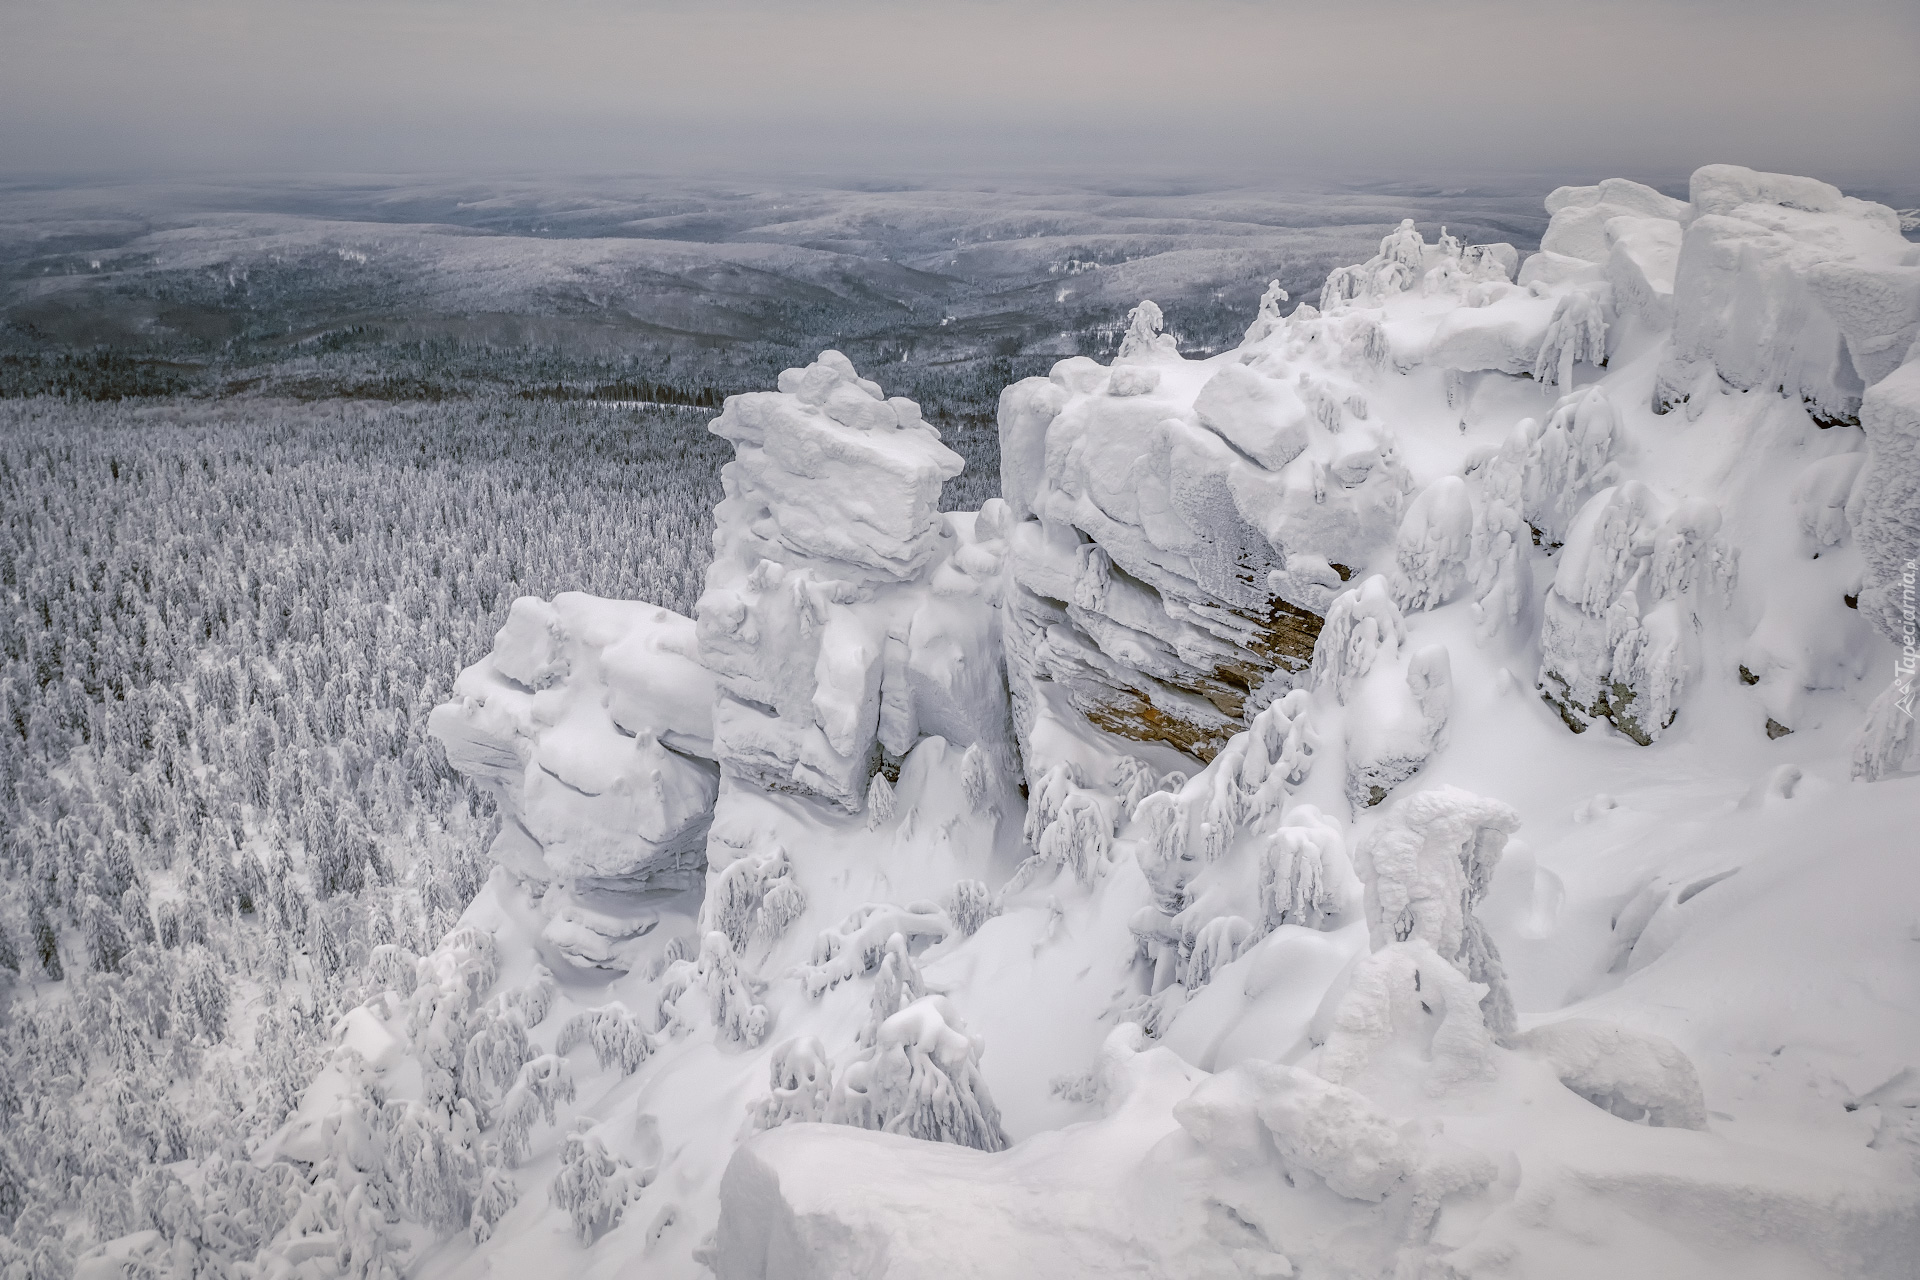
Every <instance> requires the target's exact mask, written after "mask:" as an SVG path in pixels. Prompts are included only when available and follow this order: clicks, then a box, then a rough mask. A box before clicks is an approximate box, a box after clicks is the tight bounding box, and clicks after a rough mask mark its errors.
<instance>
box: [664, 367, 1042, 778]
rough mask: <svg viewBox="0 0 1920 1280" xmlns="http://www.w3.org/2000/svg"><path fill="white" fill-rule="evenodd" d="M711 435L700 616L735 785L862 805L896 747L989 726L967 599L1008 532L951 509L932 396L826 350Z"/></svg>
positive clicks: (977, 632) (965, 736) (989, 574)
mask: <svg viewBox="0 0 1920 1280" xmlns="http://www.w3.org/2000/svg"><path fill="white" fill-rule="evenodd" d="M712 429H713V431H714V432H715V433H716V434H719V435H722V436H725V437H726V438H727V439H729V440H731V441H733V443H734V448H735V458H734V461H733V462H731V463H729V464H728V465H727V466H726V468H725V469H724V470H723V471H722V473H721V481H722V484H723V486H724V489H725V493H726V497H725V499H724V500H723V501H722V502H721V503H720V505H719V507H718V508H717V509H716V511H715V513H714V514H715V533H714V547H715V555H714V562H713V565H712V567H711V568H710V569H709V570H708V574H707V584H706V591H705V593H704V594H703V595H702V596H701V598H700V602H699V605H698V606H697V608H696V610H695V615H696V617H697V618H698V629H697V634H698V638H699V656H700V660H701V661H702V662H703V663H704V664H705V665H706V666H707V667H708V669H710V670H711V671H712V672H713V674H714V676H715V677H716V680H717V685H718V696H717V699H716V702H715V704H714V712H713V720H714V751H715V754H716V756H717V758H718V759H719V760H720V762H721V767H722V769H723V770H724V771H725V772H726V773H727V774H728V776H730V777H734V778H737V779H739V780H741V781H743V782H747V783H750V784H751V785H753V786H755V787H758V788H762V789H765V790H770V791H786V792H793V793H796V794H801V795H812V796H819V797H822V798H825V799H827V800H829V801H831V802H832V803H833V804H835V805H837V806H839V807H840V808H842V809H844V810H846V811H848V812H852V811H855V810H857V809H859V808H860V807H861V805H862V803H863V801H864V798H865V796H866V792H867V780H868V778H869V777H871V776H872V774H873V772H874V770H875V768H876V767H878V765H879V764H880V760H881V752H882V749H883V747H884V748H885V749H887V750H890V751H891V752H893V753H894V754H895V755H896V757H897V756H898V755H902V754H904V753H905V752H906V751H907V750H908V749H909V748H910V747H911V746H912V745H913V743H914V741H915V740H916V739H917V738H918V737H919V736H920V735H921V734H922V733H934V732H938V733H942V734H944V735H945V736H946V737H947V738H948V741H950V742H953V743H956V744H958V745H960V746H966V745H967V744H970V743H972V742H975V741H979V740H981V739H982V738H983V737H985V738H992V737H994V736H995V734H996V732H997V730H998V728H999V725H1000V723H1001V721H1002V720H1003V718H1004V714H1005V713H1004V710H1002V708H1003V707H1004V694H1003V692H1002V691H1001V677H1000V674H999V667H998V663H997V662H996V661H995V660H994V659H993V657H992V656H991V655H994V653H995V651H996V648H997V646H996V645H995V643H994V638H993V633H992V630H991V628H992V625H993V621H994V615H993V611H992V610H991V609H982V608H975V607H972V606H973V605H974V604H976V603H978V602H980V601H982V600H983V599H984V598H985V597H984V595H983V593H984V592H990V591H991V590H992V589H993V586H994V585H995V584H996V582H997V576H998V572H999V568H1000V558H1001V552H1000V550H999V546H1000V541H999V534H1000V532H1001V530H1000V525H999V523H998V522H996V520H995V519H994V517H992V516H984V517H982V518H981V519H979V520H977V521H976V520H974V519H972V518H965V519H958V520H956V519H949V518H947V517H943V516H942V515H941V514H940V511H939V499H940V487H941V485H942V483H943V482H945V481H946V480H947V479H949V478H951V477H952V476H954V475H957V474H958V473H959V471H960V467H961V462H960V458H959V455H957V454H955V453H954V452H953V451H952V450H950V449H948V448H947V447H946V446H945V445H943V444H941V443H940V438H939V435H938V434H937V433H936V432H935V431H934V430H933V428H932V427H930V426H928V425H926V424H925V423H924V422H923V421H921V418H920V410H919V407H918V406H917V405H915V404H914V403H913V402H912V401H910V400H903V399H899V398H897V397H896V398H895V399H892V400H888V399H885V398H884V397H883V396H882V395H881V392H880V388H879V387H878V386H876V385H875V384H873V383H872V382H869V381H867V380H866V379H863V378H861V377H859V376H858V375H857V374H856V373H855V372H854V368H853V366H852V364H851V363H849V362H848V360H847V358H846V357H845V356H843V355H841V354H840V353H839V352H837V351H826V352H822V353H821V355H820V359H819V360H818V361H817V362H815V363H814V364H811V365H808V366H807V367H806V368H805V369H789V370H787V371H786V372H785V373H783V374H781V376H780V390H779V391H777V392H756V393H753V394H749V395H742V396H732V397H729V398H728V400H727V403H726V408H725V411H724V412H723V413H722V414H721V415H720V417H719V418H717V419H716V420H715V421H714V422H713V425H712ZM976 532H978V533H979V534H981V535H984V536H983V537H976V536H974V535H975V534H976Z"/></svg>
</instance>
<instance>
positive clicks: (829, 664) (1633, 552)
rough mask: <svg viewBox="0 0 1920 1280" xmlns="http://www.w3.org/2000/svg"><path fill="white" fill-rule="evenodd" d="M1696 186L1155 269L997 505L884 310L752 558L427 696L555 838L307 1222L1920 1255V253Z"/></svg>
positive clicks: (345, 1072) (598, 610) (531, 828)
mask: <svg viewBox="0 0 1920 1280" xmlns="http://www.w3.org/2000/svg"><path fill="white" fill-rule="evenodd" d="M1690 196H1691V198H1690V200H1689V201H1685V202H1683V201H1677V200H1673V199H1670V198H1667V197H1664V196H1661V195H1659V194H1658V193H1656V192H1653V191H1651V190H1648V189H1647V188H1644V187H1638V186H1637V185H1635V184H1631V183H1622V182H1611V183H1606V184H1602V185H1601V186H1599V187H1593V188H1578V189H1562V190H1561V191H1557V192H1555V193H1554V195H1553V196H1552V197H1551V198H1550V199H1549V201H1548V208H1549V210H1550V211H1552V212H1553V223H1552V225H1551V227H1550V228H1549V231H1548V233H1547V236H1546V238H1545V240H1544V241H1543V245H1544V248H1543V251H1542V252H1541V253H1539V254H1536V255H1534V256H1532V257H1530V258H1528V259H1527V260H1526V261H1524V262H1519V261H1518V255H1517V254H1515V253H1514V252H1513V251H1512V249H1511V248H1510V247H1507V246H1499V245H1495V246H1469V245H1462V244H1460V243H1459V242H1458V241H1455V240H1452V239H1451V238H1445V239H1442V240H1441V241H1440V242H1439V243H1437V244H1433V243H1427V242H1425V241H1424V240H1423V239H1422V237H1421V236H1420V234H1419V233H1418V232H1417V231H1416V230H1415V229H1414V228H1413V226H1412V225H1411V224H1410V223H1409V224H1407V225H1405V226H1403V227H1402V228H1401V229H1399V230H1397V231H1395V232H1393V233H1392V234H1390V235H1388V236H1387V237H1386V239H1385V240H1384V241H1383V242H1382V243H1381V246H1380V253H1379V254H1378V255H1377V256H1376V257H1374V258H1373V259H1371V260H1370V261H1368V262H1366V263H1364V264H1359V265H1357V266H1354V267H1351V268H1343V269H1341V270H1339V271H1336V272H1335V273H1334V275H1333V276H1332V278H1330V279H1329V281H1328V283H1327V286H1326V288H1325V290H1324V291H1323V292H1322V294H1321V296H1320V298H1319V299H1318V300H1317V306H1314V307H1306V306H1302V307H1299V308H1298V309H1296V310H1294V311H1293V312H1292V314H1290V315H1283V314H1282V306H1281V303H1282V302H1283V301H1284V299H1283V298H1282V297H1281V295H1280V293H1279V291H1278V289H1277V288H1276V289H1275V290H1274V291H1273V292H1272V293H1270V295H1269V298H1268V301H1267V302H1266V303H1263V305H1262V307H1261V309H1260V313H1259V314H1258V315H1257V316H1256V317H1252V318H1251V319H1252V324H1251V327H1250V328H1249V330H1248V333H1247V338H1246V341H1245V342H1244V343H1243V344H1242V345H1241V346H1240V347H1239V348H1238V349H1237V350H1232V351H1228V352H1225V353H1222V354H1220V355H1217V356H1214V357H1212V358H1210V359H1206V360H1198V361H1190V360H1186V359H1184V358H1182V357H1181V356H1180V354H1179V353H1178V352H1177V351H1176V350H1174V349H1173V344H1172V342H1171V340H1170V339H1168V338H1166V337H1165V336H1164V335H1160V334H1159V333H1158V329H1159V324H1158V310H1157V308H1153V307H1151V306H1150V305H1149V304H1145V303H1143V304H1142V305H1141V306H1140V308H1139V309H1138V310H1136V311H1135V312H1134V314H1133V317H1132V329H1131V331H1130V333H1129V335H1128V338H1127V341H1126V343H1125V344H1124V345H1123V347H1122V350H1121V354H1120V357H1119V358H1118V359H1117V360H1116V361H1115V362H1114V363H1113V364H1112V365H1111V366H1100V365H1098V364H1096V363H1094V362H1092V361H1089V360H1085V359H1073V360H1067V361H1063V362H1062V363H1061V364H1060V365H1059V366H1058V367H1056V368H1055V370H1054V372H1053V374H1052V376H1051V377H1050V378H1046V379H1030V380H1028V381H1027V382H1024V383H1021V384H1018V385H1016V386H1014V387H1012V388H1009V389H1008V391H1007V392H1006V394H1005V395H1004V396H1003V398H1002V402H1001V434H1002V453H1003V459H1004V464H1003V466H1004V486H1003V488H1004V492H1005V497H1004V498H1003V499H996V500H994V501H992V502H990V503H988V504H987V505H986V506H985V507H984V508H983V509H982V510H981V511H980V512H978V513H964V514H948V515H942V514H940V513H939V512H938V493H939V489H940V485H941V483H942V482H943V480H944V479H946V478H948V477H950V476H951V475H952V474H953V473H954V472H955V471H956V470H957V469H958V461H959V460H958V459H957V458H956V457H955V456H954V455H953V454H951V453H950V452H948V451H947V450H946V449H945V448H944V446H942V445H941V444H940V442H939V440H938V437H937V435H936V434H935V433H934V432H933V431H932V430H931V429H930V428H929V427H927V426H926V425H925V424H924V423H922V422H921V421H920V420H919V413H918V410H917V408H915V407H914V406H913V405H912V404H911V403H910V402H907V401H902V400H897V399H896V400H887V399H885V398H884V393H883V391H882V389H881V388H880V387H878V386H876V385H875V384H873V383H871V382H868V381H867V380H865V379H862V378H860V377H859V375H858V374H857V372H856V371H855V370H854V369H853V368H852V366H851V365H850V364H848V363H847V362H846V360H845V358H844V357H842V356H839V355H838V354H837V353H831V352H830V353H823V354H822V356H821V358H820V360H819V361H818V362H817V363H816V364H814V365H812V366H810V367H808V368H807V369H805V370H792V371H789V373H788V374H786V375H783V376H782V378H781V380H780V386H779V388H778V389H777V390H775V391H769V392H764V393H759V394H756V395H752V396H742V397H735V398H733V399H732V400H731V401H729V403H728V405H727V408H726V411H725V412H724V413H723V414H722V415H721V416H720V417H719V418H718V419H717V420H716V421H715V423H714V424H713V427H714V430H715V431H716V432H719V433H720V434H722V435H724V436H726V437H727V438H728V439H730V440H732V441H733V442H734V444H735V448H736V454H737V460H736V462H735V463H733V464H732V465H731V466H730V467H729V468H728V471H727V477H726V498H725V500H724V501H723V502H722V503H721V504H720V506H719V508H718V510H717V513H716V534H715V546H716V557H715V561H714V565H713V567H712V569H711V570H710V572H709V575H708V579H707V592H706V594H705V595H704V596H703V597H702V599H701V601H700V604H699V606H698V608H697V609H696V614H695V619H694V620H693V621H691V622H689V621H688V620H686V619H680V618H677V617H675V616H674V615H671V614H666V613H665V612H664V611H660V610H654V609H647V608H640V607H637V606H625V605H618V604H614V603H610V602H596V601H593V600H591V599H588V598H586V597H580V596H563V597H560V598H558V599H556V600H555V601H554V602H553V603H552V605H551V606H549V605H545V604H540V603H537V602H530V603H526V604H525V605H524V606H523V607H516V610H515V613H514V615H513V620H512V621H511V622H510V623H509V625H508V627H507V628H506V629H505V630H503V631H502V632H501V637H500V642H499V644H498V646H497V647H496V649H495V652H494V653H493V655H491V656H490V657H489V658H488V659H486V660H485V661H483V662H482V663H480V664H479V665H478V666H476V667H475V668H473V669H471V670H470V671H469V672H467V673H466V674H465V675H463V677H462V678H461V682H460V684H459V686H458V689H457V693H458V695H459V696H458V700H457V701H455V702H454V703H451V704H449V705H448V706H446V707H443V708H442V709H441V710H440V711H439V712H438V713H436V718H435V721H434V724H435V730H436V732H437V733H439V734H440V735H441V736H442V737H443V739H445V740H446V741H447V743H448V747H449V756H450V758H451V759H452V760H453V761H454V762H455V763H456V765H458V766H459V767H461V768H463V769H465V770H467V771H469V772H470V773H471V775H472V776H474V777H476V778H480V779H483V780H485V781H486V782H487V783H488V784H489V785H492V786H494V787H495V788H496V790H497V792H498V794H499V795H500V798H501V803H502V808H503V811H504V812H506V813H508V814H509V815H510V819H511V820H510V821H509V823H508V826H507V828H506V830H505V831H504V832H503V835H502V837H501V839H500V842H499V844H498V845H497V856H498V860H499V862H500V866H499V868H498V869H497V870H496V871H495V872H494V874H493V876H492V879H491V880H490V881H489V882H488V884H487V887H486V888H485V889H484V891H483V892H482V893H481V895H480V897H479V899H478V900H477V901H476V902H475V903H474V904H473V906H472V907H471V908H470V909H469V911H468V913H467V915H466V917H465V919H464V921H463V925H464V926H465V927H464V928H463V929H462V930H461V931H460V932H458V933H457V934H455V935H454V936H452V937H451V938H449V939H448V941H447V942H446V943H445V944H443V945H442V946H441V947H440V948H439V949H438V950H437V951H435V952H434V953H432V954H431V955H428V956H425V957H418V958H415V957H411V956H406V955H398V954H396V955H395V956H394V957H393V960H394V973H395V982H394V986H393V989H392V990H391V991H390V992H389V993H388V994H387V995H386V996H384V997H382V998H379V999H376V1000H375V1001H373V1002H370V1004H369V1005H368V1006H367V1007H366V1008H364V1009H363V1010H361V1011H359V1012H357V1013H355V1014H353V1015H351V1016H350V1017H349V1019H347V1020H346V1021H345V1022H343V1024H342V1026H341V1028H340V1032H339V1034H340V1048H339V1050H338V1051H337V1053H336V1054H335V1055H334V1058H333V1060H332V1062H331V1064H330V1065H329V1066H328V1068H327V1070H326V1071H325V1072H324V1073H323V1075H322V1078H321V1079H320V1080H319V1081H317V1082H316V1084H315V1085H314V1087H313V1088H312V1090H311V1091H310V1092H309V1095H308V1098H307V1101H306V1103H305V1105H303V1107H302V1109H301V1111H300V1112H299V1113H298V1114H297V1115H296V1116H295V1118H294V1120H293V1121H292V1122H291V1124H290V1125H289V1128H288V1130H287V1131H286V1133H285V1134H284V1135H283V1139H282V1143H281V1146H280V1150H281V1151H282V1153H283V1154H284V1155H286V1156H287V1157H288V1158H294V1159H300V1160H303V1161H308V1162H311V1163H312V1164H313V1165H314V1170H315V1173H316V1175H317V1176H316V1186H317V1188H318V1190H317V1191H316V1193H315V1195H314V1196H313V1198H312V1201H311V1204H310V1206H309V1209H308V1210H303V1211H302V1213H301V1214H300V1215H298V1216H297V1217H296V1219H295V1221H294V1223H293V1225H292V1226H291V1227H290V1228H289V1229H288V1231H287V1232H286V1233H285V1234H283V1236H282V1237H281V1238H280V1239H279V1240H278V1241H276V1242H275V1244H274V1245H273V1246H272V1249H271V1250H270V1256H272V1257H277V1258H278V1259H279V1260H280V1264H281V1265H278V1266H275V1267H270V1268H269V1270H270V1271H271V1272H272V1273H274V1274H289V1275H314V1276H318V1275H333V1274H354V1275H361V1274H379V1273H380V1269H381V1268H383V1267H385V1268H389V1269H391V1270H404V1271H405V1272H406V1273H408V1274H412V1275H418V1276H422V1277H455V1276H472V1275H483V1274H491V1275H511V1274H547V1273H551V1272H554V1271H556V1270H559V1269H564V1270H566V1271H567V1272H568V1273H570V1274H579V1275H582V1276H589V1277H591V1276H613V1275H646V1276H649V1277H654V1276H659V1277H677V1276H685V1277H696V1276H701V1275H705V1274H708V1273H709V1271H713V1272H717V1273H718V1275H719V1276H721V1277H722V1278H723V1280H744V1278H746V1277H762V1276H766V1277H773V1276H779V1277H802V1276H805V1277H813V1276H819V1277H829V1276H836V1277H837V1276H850V1275H871V1276H888V1277H935V1276H940V1277H950V1276H983V1277H987V1276H1010V1275H1061V1276H1066V1275H1086V1276H1107V1275H1116V1274H1129V1275H1150V1276H1168V1277H1174V1276H1179V1277H1200V1276H1209V1277H1210V1276H1220V1277H1242V1276H1246V1277H1252V1276H1291V1275H1302V1276H1314V1275H1328V1276H1332V1275H1342V1276H1394V1277H1408V1278H1411V1277H1422V1276H1475V1277H1478V1276H1515V1277H1540V1276H1555V1277H1596V1278H1598V1277H1617V1276H1627V1275H1630V1276H1673V1277H1702V1276H1725V1277H1729V1278H1731V1277H1742V1278H1750V1277H1782V1278H1785V1277H1795V1278H1798V1277H1815V1276H1820V1277H1828V1276H1831V1277H1842V1276H1845V1277H1859V1276H1884V1277H1897V1276H1905V1275H1911V1274H1912V1273H1913V1272H1912V1268H1913V1265H1914V1263H1913V1259H1914V1257H1915V1256H1920V1167H1917V1163H1916V1162H1917V1161H1920V862H1916V860H1915V858H1914V856H1913V854H1914V851H1915V849H1916V848H1920V836H1917V833H1916V824H1917V823H1920V735H1916V734H1915V732H1914V731H1913V727H1912V726H1913V721H1912V707H1913V703H1912V694H1913V691H1914V685H1913V683H1912V680H1913V667H1912V654H1913V648H1912V646H1913V643H1914V641H1913V630H1912V629H1913V625H1914V623H1913V617H1914V613H1913V607H1914V606H1913V600H1914V597H1913V582H1914V560H1915V558H1916V557H1917V556H1920V346H1916V336H1917V329H1920V248H1917V247H1916V246H1914V245H1912V244H1910V243H1909V242H1908V241H1907V240H1905V239H1904V238H1903V237H1902V234H1901V231H1900V226H1899V221H1898V219H1897V217H1895V216H1894V215H1893V213H1892V211H1891V210H1888V209H1885V208H1884V207H1882V206H1878V205H1873V204H1868V203H1866V202H1862V201H1858V200H1853V199H1850V198H1846V197H1843V196H1842V195H1841V194H1840V193H1839V192H1837V191H1835V190H1834V189H1832V188H1831V187H1827V186H1825V185H1824V184H1821V183H1816V182H1812V181H1811V180H1808V179H1798V178H1784V177H1780V176H1778V175H1766V174H1755V173H1752V172H1750V171H1747V170H1741V169H1735V168H1732V167H1729V166H1711V167H1709V168H1707V169H1703V170H1701V171H1700V172H1699V173H1698V174H1696V175H1695V177H1694V181H1693V186H1692V191H1691V193H1690ZM1903 645H1904V646H1905V648H1904V649H1903V647H1902V646H1903ZM1903 654H1904V657H1903ZM1903 663H1904V665H1902V664H1903ZM716 778H717V786H716V785H715V782H714V779H716ZM708 797H713V799H712V801H711V809H710V811H709V809H708V807H707V806H708ZM702 833H704V850H705V858H706V872H705V876H704V882H702V880H701V878H700V877H699V876H698V875H697V874H690V873H689V856H688V851H689V850H690V849H697V848H698V847H699V838H700V836H701V834H702Z"/></svg>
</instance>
